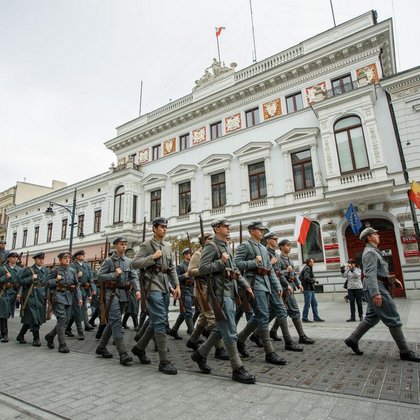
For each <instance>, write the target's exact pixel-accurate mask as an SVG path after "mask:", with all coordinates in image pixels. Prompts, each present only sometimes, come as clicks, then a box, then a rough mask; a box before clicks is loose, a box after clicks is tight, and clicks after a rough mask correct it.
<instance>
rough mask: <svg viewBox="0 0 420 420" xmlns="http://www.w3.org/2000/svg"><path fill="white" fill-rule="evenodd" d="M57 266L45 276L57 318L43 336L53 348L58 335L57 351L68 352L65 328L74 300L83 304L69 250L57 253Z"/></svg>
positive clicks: (49, 346) (50, 347)
mask: <svg viewBox="0 0 420 420" xmlns="http://www.w3.org/2000/svg"><path fill="white" fill-rule="evenodd" d="M57 257H58V261H59V266H58V267H54V268H53V269H52V270H51V271H50V272H49V273H48V276H47V280H46V283H45V284H46V286H47V287H49V288H50V291H51V292H52V293H53V296H52V303H53V311H54V315H55V317H56V318H57V324H56V326H55V327H54V328H53V329H52V330H51V331H50V332H49V333H48V334H47V335H46V336H45V340H46V342H47V346H48V348H49V349H53V348H54V337H55V336H56V335H57V337H58V344H59V346H58V351H59V352H60V353H68V352H69V351H70V350H69V348H68V346H67V343H66V336H65V329H66V326H67V324H68V322H69V320H70V317H71V315H72V310H73V305H74V300H76V301H77V304H78V305H79V306H81V305H82V304H83V301H82V295H81V293H80V288H79V281H78V279H77V273H76V270H74V269H73V268H71V267H70V259H71V255H70V253H69V252H60V254H58V256H57Z"/></svg>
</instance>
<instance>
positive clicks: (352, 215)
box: [345, 203, 363, 235]
mask: <svg viewBox="0 0 420 420" xmlns="http://www.w3.org/2000/svg"><path fill="white" fill-rule="evenodd" d="M345 216H346V219H347V220H348V221H349V223H350V226H351V229H352V231H353V233H354V234H355V235H357V234H358V233H359V231H360V229H361V228H362V227H363V225H362V222H361V221H360V219H359V216H358V215H357V213H356V209H355V208H354V207H353V204H352V203H350V205H349V208H348V209H347V211H346V214H345Z"/></svg>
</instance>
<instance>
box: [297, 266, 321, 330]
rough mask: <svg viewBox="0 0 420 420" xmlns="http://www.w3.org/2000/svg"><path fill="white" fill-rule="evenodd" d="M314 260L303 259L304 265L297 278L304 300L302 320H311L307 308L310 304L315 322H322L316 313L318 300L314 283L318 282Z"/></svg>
mask: <svg viewBox="0 0 420 420" xmlns="http://www.w3.org/2000/svg"><path fill="white" fill-rule="evenodd" d="M314 263H315V262H314V260H313V259H312V258H308V259H307V260H306V261H305V265H304V266H303V267H302V270H301V272H300V274H299V280H300V282H301V283H302V286H303V297H304V300H305V305H304V306H303V311H302V322H312V321H310V320H309V319H308V313H309V308H310V307H311V306H312V313H313V315H314V321H315V322H324V320H323V319H321V318H320V317H319V315H318V302H317V300H316V296H315V284H318V282H317V281H316V280H315V276H314V272H313V266H314Z"/></svg>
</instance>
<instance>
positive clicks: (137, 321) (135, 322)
mask: <svg viewBox="0 0 420 420" xmlns="http://www.w3.org/2000/svg"><path fill="white" fill-rule="evenodd" d="M131 319H132V320H133V325H134V329H135V330H136V331H137V327H138V326H139V320H138V318H137V315H131Z"/></svg>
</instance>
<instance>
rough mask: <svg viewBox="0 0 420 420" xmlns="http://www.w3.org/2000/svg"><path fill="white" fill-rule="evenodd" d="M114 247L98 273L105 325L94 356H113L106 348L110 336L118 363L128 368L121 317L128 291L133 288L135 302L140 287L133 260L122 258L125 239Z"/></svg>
mask: <svg viewBox="0 0 420 420" xmlns="http://www.w3.org/2000/svg"><path fill="white" fill-rule="evenodd" d="M113 245H114V247H115V251H114V253H113V254H112V255H111V256H110V257H108V258H106V259H105V260H104V262H103V263H102V265H101V268H100V269H99V273H98V280H99V281H100V282H101V295H102V291H104V296H101V299H105V317H106V319H107V321H108V324H107V326H106V328H105V330H104V332H103V334H102V337H101V341H100V342H99V345H98V347H97V348H96V354H98V355H100V356H102V357H104V358H105V359H110V358H111V357H112V353H110V352H109V351H108V350H107V348H106V345H107V344H108V341H109V339H110V338H111V335H112V337H113V338H114V342H115V345H116V346H117V350H118V354H119V355H120V364H122V365H127V364H128V363H130V362H132V361H133V358H132V357H131V356H129V355H128V353H127V348H126V346H125V343H124V337H123V333H122V322H121V317H122V313H123V312H124V309H125V307H126V305H127V303H128V294H129V293H130V288H132V289H133V291H134V293H135V295H136V299H137V300H140V297H141V294H140V285H139V278H138V275H137V271H136V270H134V269H133V267H132V260H131V259H130V258H128V257H126V256H125V251H126V249H127V239H126V238H124V237H122V236H120V237H118V238H116V239H115V240H114V241H113Z"/></svg>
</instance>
